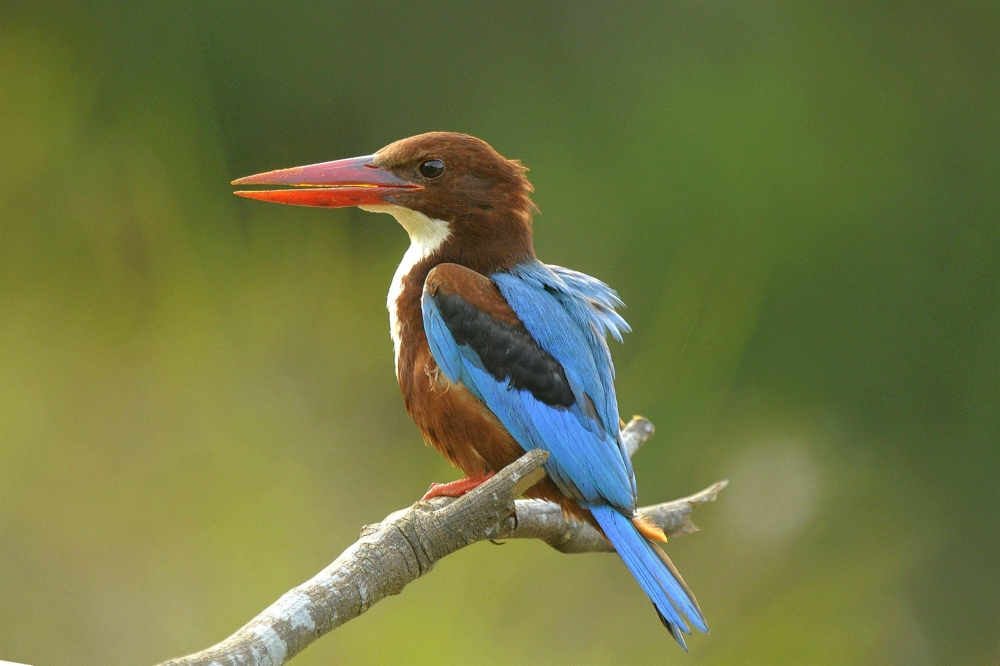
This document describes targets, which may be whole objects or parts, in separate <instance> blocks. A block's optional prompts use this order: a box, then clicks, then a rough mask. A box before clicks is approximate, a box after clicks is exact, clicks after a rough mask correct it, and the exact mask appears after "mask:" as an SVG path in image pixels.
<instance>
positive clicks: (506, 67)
mask: <svg viewBox="0 0 1000 666" xmlns="http://www.w3.org/2000/svg"><path fill="white" fill-rule="evenodd" d="M998 29H1000V9H998V5H997V4H996V3H989V4H982V5H976V4H967V3H949V4H939V5H934V4H916V3H906V4H893V5H888V4H886V5H874V6H873V5H871V4H870V3H860V4H855V5H845V4H842V3H832V2H831V3H821V4H815V5H810V4H805V3H794V4H773V3H767V4H765V3H718V4H713V3H678V4H666V3H663V4H661V3H645V4H644V3H636V4H620V5H615V4H608V3H603V2H601V3H597V2H595V3H590V4H576V3H574V4H570V3H555V2H546V3H536V4H529V3H514V2H510V3H494V4H487V3H454V4H444V3H430V4H429V3H399V4H389V3H380V4H374V3H372V4H368V3H344V4H339V3H334V2H323V3H320V2H317V3H311V4H306V3H295V4H293V3H271V2H267V3H256V4H252V3H242V2H241V3H235V2H232V3H223V2H213V3H197V4H195V3H183V4H178V3H141V4H140V3H135V4H131V5H111V4H80V3H65V4H59V3H31V4H16V3H15V4H12V3H10V2H7V3H4V4H3V5H2V6H0V659H8V660H14V661H22V662H27V663H30V664H35V665H37V666H49V665H57V664H81V665H89V664H102V665H107V666H114V665H117V664H123V665H124V664H152V663H154V662H157V661H159V660H162V659H165V658H168V657H171V656H178V655H180V654H184V653H188V652H191V651H194V650H196V649H200V648H203V647H207V646H208V645H209V644H212V643H214V642H216V641H217V640H219V639H221V638H223V637H224V636H226V635H228V634H229V633H230V632H232V631H233V630H235V629H236V628H237V627H239V626H240V625H241V624H242V623H244V622H245V621H247V620H248V619H249V618H250V617H252V616H253V615H254V614H256V613H257V612H258V611H259V610H261V609H262V608H263V607H264V606H266V605H267V604H269V603H270V602H271V601H273V600H274V599H276V598H277V597H278V596H279V595H280V594H281V593H282V592H284V591H285V590H287V589H289V588H290V587H292V586H294V585H296V584H298V583H300V582H302V581H304V580H305V579H307V578H309V577H310V576H312V575H313V574H314V573H315V572H317V571H318V570H319V569H321V568H322V567H323V566H325V565H326V564H328V563H329V562H330V561H332V560H333V559H334V557H335V556H336V555H337V554H338V553H339V552H340V551H341V550H342V549H343V548H344V547H346V546H347V545H348V544H350V543H351V542H352V541H353V540H354V539H355V538H356V536H357V535H358V532H359V529H360V527H361V526H362V525H364V524H366V523H371V522H376V521H378V520H380V519H381V518H383V517H384V516H385V515H386V514H387V513H389V512H390V511H392V510H395V509H398V508H401V507H404V506H406V505H408V504H409V503H411V502H412V501H413V500H415V499H416V498H417V497H419V495H420V494H421V493H422V492H423V490H424V489H425V488H426V487H427V486H428V484H429V483H430V482H431V481H445V480H450V479H453V478H456V476H457V474H456V472H455V471H454V470H452V469H451V468H449V467H448V466H447V464H446V463H445V462H444V461H443V460H442V459H441V458H440V457H439V456H438V455H437V454H436V453H435V452H434V451H432V450H430V449H427V448H425V447H424V446H423V445H422V443H421V441H420V437H419V434H418V433H417V431H416V429H415V428H414V426H413V425H412V424H411V423H410V422H409V421H408V419H407V417H406V415H405V413H404V410H403V406H402V401H401V399H400V396H399V391H398V388H397V386H396V383H395V378H394V375H393V368H392V345H391V342H390V339H389V334H388V323H387V316H386V312H385V306H384V303H385V293H386V291H387V289H388V286H389V281H390V277H391V275H392V273H393V270H394V267H395V264H396V263H397V262H398V261H399V258H400V256H401V255H402V253H403V251H404V249H405V247H406V244H407V239H406V235H405V233H404V232H403V231H402V230H401V229H400V228H399V227H398V226H397V225H396V224H395V223H394V222H393V221H392V219H391V218H389V217H386V216H374V215H370V214H366V213H361V212H359V211H355V210H347V211H323V210H315V209H301V208H291V207H282V206H274V205H269V204H263V203H260V202H253V201H245V200H241V199H237V198H236V197H233V196H232V194H231V191H232V188H231V187H230V186H229V184H228V183H229V181H230V180H232V179H233V178H236V177H239V176H243V175H247V174H251V173H256V172H259V171H264V170H269V169H272V168H278V167H286V166H294V165H299V164H306V163H310V162H317V161H323V160H328V159H334V158H339V157H348V156H354V155H362V154H367V153H371V152H373V151H374V150H376V149H378V148H379V147H381V146H382V145H384V144H386V143H389V142H391V141H393V140H396V139H399V138H402V137H405V136H409V135H412V134H416V133H419V132H424V131H429V130H438V129H447V130H455V131H462V132H468V133H471V134H475V135H477V136H480V137H482V138H484V139H486V140H488V141H489V142H490V143H492V144H493V145H494V146H495V147H496V148H497V149H498V150H499V151H500V152H501V153H502V154H504V155H505V156H507V157H517V158H520V159H522V160H523V161H524V162H525V164H527V165H528V166H529V167H530V168H531V169H532V171H531V173H530V177H531V179H532V181H533V183H534V184H535V186H536V188H537V195H536V197H535V200H536V202H537V203H538V205H539V207H540V208H541V211H542V214H541V215H540V216H538V217H537V218H536V221H535V226H536V231H537V234H536V241H537V242H536V246H537V250H538V253H539V255H540V256H541V257H542V258H543V259H544V260H545V261H548V262H551V263H558V264H562V265H566V266H570V267H572V268H576V269H578V270H583V271H585V272H588V273H591V274H593V275H596V276H598V277H600V278H602V279H603V280H605V281H607V282H609V283H610V284H612V285H613V286H615V287H616V288H617V289H618V290H619V291H620V293H621V295H622V297H623V298H624V299H625V301H626V302H627V303H628V304H629V308H628V309H627V310H626V311H625V314H626V316H627V318H628V319H629V321H630V322H631V324H632V325H633V327H634V329H635V333H634V334H632V335H630V336H628V337H627V338H626V342H625V344H624V345H623V346H620V345H614V346H613V353H614V356H615V361H616V364H617V367H618V370H619V381H618V391H619V393H618V395H619V400H620V404H621V409H622V412H623V414H625V415H628V414H632V413H642V414H644V415H646V416H648V417H649V418H651V419H652V420H653V421H654V423H655V424H656V426H657V428H658V434H657V436H656V437H655V438H654V439H653V440H652V441H651V442H650V443H649V444H648V445H647V446H646V448H645V449H643V451H642V452H641V453H639V455H638V456H637V457H636V461H635V463H636V472H637V475H638V480H639V487H640V491H641V492H640V501H641V502H643V503H653V502H658V501H663V500H667V499H672V498H674V497H677V496H680V495H684V494H688V493H690V492H694V491H696V490H698V489H700V488H702V487H704V486H706V485H708V484H709V483H711V482H712V481H715V480H716V479H720V478H729V479H730V480H731V485H730V488H729V489H728V490H726V491H725V493H723V495H722V496H721V498H720V500H719V501H718V502H716V503H715V504H713V505H708V506H706V507H704V508H702V509H700V510H699V511H698V514H697V515H696V517H695V518H696V521H697V522H698V523H699V524H700V525H701V526H702V527H703V528H704V529H705V531H704V532H702V533H700V534H697V535H695V536H691V537H683V538H678V539H675V540H671V543H670V544H669V546H668V552H669V553H670V554H671V556H672V557H673V558H674V561H675V562H676V563H677V565H678V566H679V568H680V570H681V571H682V572H684V575H685V577H686V579H687V581H688V582H689V583H690V585H691V586H692V588H693V589H694V590H695V592H696V593H697V595H698V598H699V601H700V602H701V605H702V607H703V609H704V610H705V614H706V616H707V618H708V620H709V623H710V625H711V627H712V634H711V635H710V636H708V637H704V636H696V637H694V638H693V639H692V640H691V647H692V649H691V654H690V655H684V654H683V653H682V652H681V651H680V650H679V649H678V648H677V647H676V646H675V645H674V644H673V642H672V641H671V640H670V638H669V636H668V635H667V633H666V632H665V631H663V630H662V628H661V627H660V626H659V623H658V621H657V619H656V617H655V614H654V613H653V611H652V609H651V608H650V607H649V603H648V601H647V600H646V599H645V598H644V597H643V595H642V593H641V592H640V591H639V589H638V586H637V585H635V583H634V582H633V581H632V580H631V579H630V577H629V575H628V573H627V572H626V570H625V568H624V567H623V566H622V565H621V563H620V562H619V561H618V560H617V559H616V558H614V557H612V556H607V555H588V556H565V555H560V554H558V553H556V552H554V551H551V550H550V549H548V548H547V547H545V546H544V545H542V544H539V543H508V544H506V545H504V546H502V547H495V546H492V545H490V544H480V545H477V546H475V547H472V548H469V549H466V550H465V551H462V552H460V553H458V554H456V555H454V556H452V557H449V558H448V559H446V560H445V561H443V562H442V563H441V564H440V565H439V566H438V567H437V568H436V569H435V570H434V571H433V572H432V573H431V574H430V575H428V576H427V577H425V578H423V579H421V580H419V581H417V582H416V583H414V584H413V585H412V586H410V587H409V588H407V589H406V590H405V592H404V593H403V594H402V595H401V596H400V597H396V598H392V599H390V600H387V601H385V602H383V603H381V604H379V605H377V606H376V607H375V608H374V609H373V610H371V611H370V612H369V613H367V614H366V615H364V616H363V617H362V618H360V619H358V620H356V621H354V622H351V623H350V624H348V625H346V626H345V627H343V628H341V629H340V630H338V631H336V632H334V633H333V634H332V635H330V636H327V637H325V638H323V639H322V640H320V641H319V642H318V643H316V644H315V645H314V646H312V647H310V648H309V649H308V650H307V651H306V652H305V653H303V654H302V655H301V656H300V657H298V658H297V660H296V661H295V662H294V663H296V664H301V665H302V666H305V665H306V664H332V663H338V664H339V663H344V664H362V663H363V664H398V663H413V664H441V663H457V664H462V663H470V664H472V663H475V664H524V663H540V664H603V663H612V662H613V663H618V664H633V663H636V664H637V663H658V664H687V665H690V666H695V665H708V664H739V665H750V666H754V665H757V664H761V665H770V664H777V665H780V664H789V665H796V666H800V665H809V664H836V665H845V664H889V665H892V664H898V665H923V664H956V665H961V666H973V665H978V664H998V663H1000V573H998V568H1000V567H998V565H1000V555H998V548H1000V492H998V490H1000V483H998V479H1000V449H998V446H997V440H998V436H1000V401H998V398H1000V197H998V193H1000V189H998V186H1000V177H998V176H1000V173H998V172H1000V122H998V116H1000V51H998V49H1000V47H998V44H1000V30H998Z"/></svg>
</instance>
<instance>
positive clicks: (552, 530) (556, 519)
mask: <svg viewBox="0 0 1000 666" xmlns="http://www.w3.org/2000/svg"><path fill="white" fill-rule="evenodd" d="M652 434H653V424H652V423H650V422H649V421H647V420H646V419H644V418H641V417H635V418H633V419H632V421H631V422H630V423H629V424H628V425H627V426H625V428H624V429H623V430H622V439H623V441H624V443H625V447H626V449H627V450H628V453H629V455H630V456H631V455H633V454H634V453H635V452H636V451H637V450H638V449H639V447H641V446H642V445H643V444H644V443H645V442H646V440H648V439H649V438H650V437H651V436H652ZM547 458H548V454H547V453H545V452H544V451H541V450H534V451H530V452H528V453H526V454H524V455H523V456H521V457H520V458H518V459H517V460H516V461H515V462H514V463H512V464H511V465H508V466H507V467H505V468H504V469H503V470H501V471H500V472H499V473H498V474H496V476H494V477H493V478H491V479H490V480H489V481H487V482H486V483H484V484H482V485H481V486H479V487H478V488H476V489H475V490H473V491H471V492H469V493H467V494H466V495H464V496H463V497H460V498H458V499H451V498H435V499H433V500H431V501H430V502H417V503H416V504H414V505H413V506H411V507H409V508H408V509H403V510H401V511H397V512H395V513H393V514H391V515H389V516H388V517H387V518H386V519H385V520H383V521H382V522H381V523H379V524H377V525H369V526H367V527H365V528H364V529H362V530H361V537H360V538H359V539H358V541H356V542H355V543H354V544H353V545H351V546H350V547H349V548H348V549H347V550H345V551H344V552H343V553H342V554H341V555H340V557H338V558H337V559H336V560H335V561H334V562H333V563H332V564H331V565H330V566H328V567H327V568H325V569H323V571H321V572H319V573H318V574H316V576H314V577H313V578H312V579H311V580H308V581H306V582H305V583H303V584H302V585H299V586H298V587H296V588H294V589H293V590H291V591H289V592H287V593H285V594H284V595H282V596H281V598H280V599H278V600H277V601H276V602H275V603H274V604H272V605H271V606H270V607H268V608H267V609H265V610H264V611H263V612H262V613H261V614H260V615H258V616H257V617H255V618H254V619H253V620H251V621H250V622H249V623H248V624H247V625H245V626H244V627H243V628H242V629H240V630H239V631H237V632H236V633H235V634H233V635H232V636H230V637H229V638H227V639H226V640H224V641H222V642H221V643H219V644H218V645H215V646H214V647H210V648H208V649H207V650H202V651H201V652H198V653H196V654H192V655H190V656H187V657H182V658H180V659H172V660H170V661H167V662H164V663H163V664H161V666H280V665H281V664H285V663H287V662H288V660H290V659H291V658H292V657H294V656H295V655H296V654H298V653H299V652H301V651H302V650H304V649H305V648H306V647H308V646H309V645H310V644H311V643H312V642H313V641H315V640H317V639H318V638H320V637H321V636H323V635H324V634H326V633H328V632H330V631H332V630H333V629H336V628H337V627H339V626H340V625H342V624H344V623H345V622H347V621H349V620H353V619H354V618H356V617H358V616H359V615H361V614H362V613H364V612H365V611H366V610H368V609H369V608H371V607H372V606H373V605H374V604H376V603H378V602H379V601H381V600H382V599H384V598H385V597H387V596H389V595H392V594H399V593H400V592H401V591H402V590H403V588H404V587H406V585H407V584H409V583H411V582H412V581H414V580H416V579H417V578H419V577H420V576H423V575H424V574H425V573H427V572H428V571H430V570H431V568H433V566H434V564H435V563H436V562H437V561H438V560H440V559H441V558H443V557H445V556H446V555H450V554H451V553H453V552H455V551H456V550H459V549H461V548H464V547H466V546H468V545H471V544H473V543H476V542H478V541H484V540H487V539H493V540H495V539H541V540H542V541H545V543H547V544H549V545H550V546H552V547H553V548H555V549H556V550H559V551H561V552H563V553H590V552H613V549H612V548H611V545H610V544H609V543H608V541H607V540H606V539H605V538H604V537H603V536H602V535H601V534H600V533H599V532H598V531H597V530H595V529H594V528H593V527H591V526H590V525H587V524H585V523H581V522H578V521H574V520H567V519H566V518H565V517H564V516H563V514H562V510H561V509H560V508H559V506H558V505H556V504H553V503H551V502H546V501H540V500H517V499H516V498H517V497H520V496H521V495H523V494H524V492H525V491H526V490H528V489H529V488H531V486H533V485H535V484H536V483H538V481H540V480H541V479H542V478H543V477H544V476H545V471H544V469H543V468H542V465H543V464H544V463H545V460H546V459H547ZM726 483H727V482H726V481H718V482H716V483H714V484H712V485H711V486H709V487H708V488H706V489H705V490H702V491H701V492H699V493H695V494H694V495H691V496H689V497H685V498H682V499H679V500H675V501H673V502H666V503H664V504H657V505H654V506H648V507H643V508H641V509H640V510H639V511H640V512H641V513H644V514H646V515H649V516H650V517H651V518H652V519H653V521H654V522H655V523H656V524H657V525H659V526H660V527H661V528H662V529H663V531H664V532H665V533H666V534H667V536H674V535H680V534H691V533H692V532H696V531H697V530H698V528H697V527H696V526H695V524H694V523H693V522H691V512H692V510H694V508H695V507H696V506H698V505H700V504H703V503H705V502H711V501H713V500H714V499H715V498H716V496H717V495H718V494H719V492H720V491H721V490H722V489H723V488H725V487H726Z"/></svg>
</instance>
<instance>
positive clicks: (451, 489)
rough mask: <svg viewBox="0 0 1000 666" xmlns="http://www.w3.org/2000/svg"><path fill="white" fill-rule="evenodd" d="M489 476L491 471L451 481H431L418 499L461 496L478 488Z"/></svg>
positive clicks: (422, 500)
mask: <svg viewBox="0 0 1000 666" xmlns="http://www.w3.org/2000/svg"><path fill="white" fill-rule="evenodd" d="M491 476H493V472H490V473H489V474H477V475H476V476H470V477H469V478H467V479H459V480H458V481H451V482H450V483H432V484H431V487H430V488H428V489H427V492H426V493H424V496H423V497H421V498H420V501H421V502H426V501H427V500H429V499H432V498H434V497H461V496H462V495H464V494H465V493H467V492H469V491H470V490H473V489H475V488H478V487H479V486H480V485H482V484H483V483H484V482H485V481H486V480H487V479H489V478H490V477H491Z"/></svg>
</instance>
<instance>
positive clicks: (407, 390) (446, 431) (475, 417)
mask: <svg viewBox="0 0 1000 666" xmlns="http://www.w3.org/2000/svg"><path fill="white" fill-rule="evenodd" d="M408 254H409V253H408ZM416 256H417V257H418V258H416V259H415V260H414V259H413V257H410V258H409V259H408V258H406V257H404V260H403V262H402V263H401V264H400V269H399V270H397V272H396V277H395V278H394V280H393V287H392V289H391V290H390V291H389V298H388V302H387V306H388V309H389V320H390V326H391V333H392V338H393V344H394V347H395V352H396V377H397V379H398V380H399V387H400V390H401V391H402V393H403V401H404V403H405V405H406V411H407V412H408V413H409V415H410V417H411V418H412V419H413V421H414V422H415V423H416V425H417V427H418V428H419V429H420V432H421V434H422V435H423V437H424V440H425V441H426V442H427V443H428V444H430V445H432V446H433V447H434V448H435V449H437V450H438V451H439V452H440V453H441V454H442V455H443V456H444V457H445V458H447V459H448V461H449V462H450V463H451V464H453V465H455V466H456V467H458V468H459V469H461V470H462V471H463V472H464V473H465V474H466V475H469V476H474V475H477V474H482V473H484V472H485V473H489V472H496V471H499V470H500V469H502V468H503V467H505V466H506V465H509V464H510V463H512V462H513V461H514V460H516V459H517V458H518V456H520V455H521V454H523V453H524V450H523V449H522V448H521V446H520V445H519V444H518V443H517V442H516V441H515V440H514V438H513V437H512V436H511V435H510V433H508V432H507V430H506V429H505V428H504V427H503V425H502V424H501V423H500V421H499V420H498V419H497V418H496V416H494V415H493V413H492V412H491V411H490V410H489V408H487V407H486V405H484V404H483V403H482V402H481V401H480V400H479V399H478V398H476V397H475V396H474V395H473V394H472V392H471V391H469V389H467V388H466V387H465V386H463V385H462V384H459V383H454V382H452V381H450V380H449V379H448V377H447V376H445V374H444V372H442V371H441V369H440V368H439V367H438V365H437V363H436V362H435V360H434V357H433V355H432V354H431V350H430V346H429V345H428V344H427V336H426V335H425V334H424V325H423V313H422V310H421V303H420V297H421V294H422V293H423V284H424V280H425V279H426V277H427V273H428V272H429V271H430V269H431V268H433V265H434V263H435V262H434V261H432V259H431V258H430V257H426V256H420V255H419V254H417V255H416Z"/></svg>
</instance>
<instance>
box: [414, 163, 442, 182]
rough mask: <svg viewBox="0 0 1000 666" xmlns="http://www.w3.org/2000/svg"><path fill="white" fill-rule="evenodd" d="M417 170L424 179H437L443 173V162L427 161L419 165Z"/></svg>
mask: <svg viewBox="0 0 1000 666" xmlns="http://www.w3.org/2000/svg"><path fill="white" fill-rule="evenodd" d="M417 170H418V171H420V175H421V176H423V177H424V178H437V177H438V176H440V175H441V174H443V173H444V162H442V161H441V160H427V161H426V162H423V163H421V165H420V166H419V167H417Z"/></svg>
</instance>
